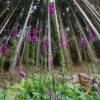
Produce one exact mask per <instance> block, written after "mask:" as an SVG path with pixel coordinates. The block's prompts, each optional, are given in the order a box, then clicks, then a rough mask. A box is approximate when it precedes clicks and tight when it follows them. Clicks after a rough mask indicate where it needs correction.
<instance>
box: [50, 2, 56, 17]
mask: <svg viewBox="0 0 100 100" xmlns="http://www.w3.org/2000/svg"><path fill="white" fill-rule="evenodd" d="M49 13H50V15H51V16H53V15H54V14H55V7H54V3H53V2H52V3H50V4H49Z"/></svg>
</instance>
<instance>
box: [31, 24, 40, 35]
mask: <svg viewBox="0 0 100 100" xmlns="http://www.w3.org/2000/svg"><path fill="white" fill-rule="evenodd" d="M32 33H33V34H37V33H39V26H38V25H37V26H36V27H35V28H34V29H33V32H32Z"/></svg>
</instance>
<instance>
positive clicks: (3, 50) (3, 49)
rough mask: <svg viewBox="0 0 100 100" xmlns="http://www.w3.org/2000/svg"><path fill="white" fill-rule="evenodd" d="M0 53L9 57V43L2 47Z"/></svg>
mask: <svg viewBox="0 0 100 100" xmlns="http://www.w3.org/2000/svg"><path fill="white" fill-rule="evenodd" d="M0 52H1V53H2V54H3V55H5V56H7V55H8V54H9V45H8V44H7V43H5V44H3V45H2V47H1V50H0Z"/></svg>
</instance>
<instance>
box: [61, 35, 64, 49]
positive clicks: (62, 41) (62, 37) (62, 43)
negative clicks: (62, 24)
mask: <svg viewBox="0 0 100 100" xmlns="http://www.w3.org/2000/svg"><path fill="white" fill-rule="evenodd" d="M60 42H61V47H62V48H64V47H65V38H64V36H63V35H62V36H61V40H60Z"/></svg>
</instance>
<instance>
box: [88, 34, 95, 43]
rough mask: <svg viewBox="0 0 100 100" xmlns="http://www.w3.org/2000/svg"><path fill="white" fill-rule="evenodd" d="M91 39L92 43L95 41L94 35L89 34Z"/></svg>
mask: <svg viewBox="0 0 100 100" xmlns="http://www.w3.org/2000/svg"><path fill="white" fill-rule="evenodd" d="M89 39H90V40H91V41H94V35H93V34H92V33H90V34H89Z"/></svg>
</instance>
